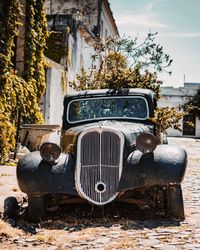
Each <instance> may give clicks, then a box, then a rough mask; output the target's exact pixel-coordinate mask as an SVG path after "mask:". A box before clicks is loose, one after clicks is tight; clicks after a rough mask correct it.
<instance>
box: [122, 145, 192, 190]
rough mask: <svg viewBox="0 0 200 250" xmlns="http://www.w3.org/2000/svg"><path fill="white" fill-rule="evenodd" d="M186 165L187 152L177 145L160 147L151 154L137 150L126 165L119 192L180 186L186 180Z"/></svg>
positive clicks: (131, 154) (129, 157)
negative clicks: (158, 186) (171, 185)
mask: <svg viewBox="0 0 200 250" xmlns="http://www.w3.org/2000/svg"><path fill="white" fill-rule="evenodd" d="M186 165H187V154H186V152H185V150H184V149H182V148H180V147H177V146H175V145H158V146H157V148H156V149H155V151H154V152H153V153H149V154H143V153H141V152H140V151H139V150H135V151H134V152H132V153H130V155H129V156H128V158H127V161H126V162H125V164H124V168H123V171H122V176H121V180H120V184H119V187H118V191H119V192H120V191H125V190H128V189H132V188H140V187H149V186H153V185H170V184H179V183H181V182H182V180H183V178H184V174H185V170H186Z"/></svg>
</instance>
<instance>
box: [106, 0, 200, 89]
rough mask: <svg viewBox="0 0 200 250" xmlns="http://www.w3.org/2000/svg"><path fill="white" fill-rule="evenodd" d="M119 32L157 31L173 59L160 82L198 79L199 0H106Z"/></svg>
mask: <svg viewBox="0 0 200 250" xmlns="http://www.w3.org/2000/svg"><path fill="white" fill-rule="evenodd" d="M109 2H110V6H111V10H112V12H113V16H114V18H115V21H116V24H117V27H118V30H119V33H120V35H121V36H123V34H125V35H126V36H131V37H133V38H134V37H136V36H139V37H141V39H142V37H144V36H145V35H146V34H147V33H149V31H150V30H151V32H153V33H154V32H158V35H157V37H156V42H157V43H160V44H161V45H163V48H164V52H165V53H168V54H169V55H170V56H171V57H172V59H173V60H174V61H173V64H172V66H171V68H170V70H171V71H172V75H171V76H168V75H167V74H161V75H160V76H159V78H160V79H161V80H163V82H164V85H171V86H174V87H178V86H181V85H183V82H184V75H185V81H186V82H200V0H123V1H122V0H109Z"/></svg>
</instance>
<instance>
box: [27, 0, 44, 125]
mask: <svg viewBox="0 0 200 250" xmlns="http://www.w3.org/2000/svg"><path fill="white" fill-rule="evenodd" d="M47 36H48V32H47V20H46V15H45V10H44V0H37V1H36V0H27V1H26V32H25V56H24V59H25V65H24V79H25V80H26V81H27V82H28V84H29V86H31V88H32V91H30V93H29V100H30V102H31V106H32V108H31V109H30V110H29V111H30V115H29V116H28V117H27V118H28V120H27V122H31V123H35V122H36V123H38V122H40V123H41V122H42V121H43V119H42V115H41V113H40V112H39V107H38V102H39V99H40V98H41V96H42V95H43V94H44V91H45V86H46V85H45V60H44V48H45V45H46V38H47Z"/></svg>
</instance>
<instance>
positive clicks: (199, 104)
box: [183, 88, 200, 118]
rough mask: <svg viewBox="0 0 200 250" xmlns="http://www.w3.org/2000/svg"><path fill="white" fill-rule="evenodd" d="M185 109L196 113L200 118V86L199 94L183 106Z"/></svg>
mask: <svg viewBox="0 0 200 250" xmlns="http://www.w3.org/2000/svg"><path fill="white" fill-rule="evenodd" d="M183 109H184V110H186V111H187V112H188V113H193V114H196V115H197V117H198V118H200V88H199V89H198V90H197V94H196V95H195V96H194V97H193V99H192V100H191V101H189V102H188V103H186V105H184V106H183Z"/></svg>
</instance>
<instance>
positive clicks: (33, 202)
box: [28, 195, 45, 222]
mask: <svg viewBox="0 0 200 250" xmlns="http://www.w3.org/2000/svg"><path fill="white" fill-rule="evenodd" d="M44 216H45V199H44V196H32V195H28V219H29V220H30V221H32V222H38V221H41V220H42V219H44Z"/></svg>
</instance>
